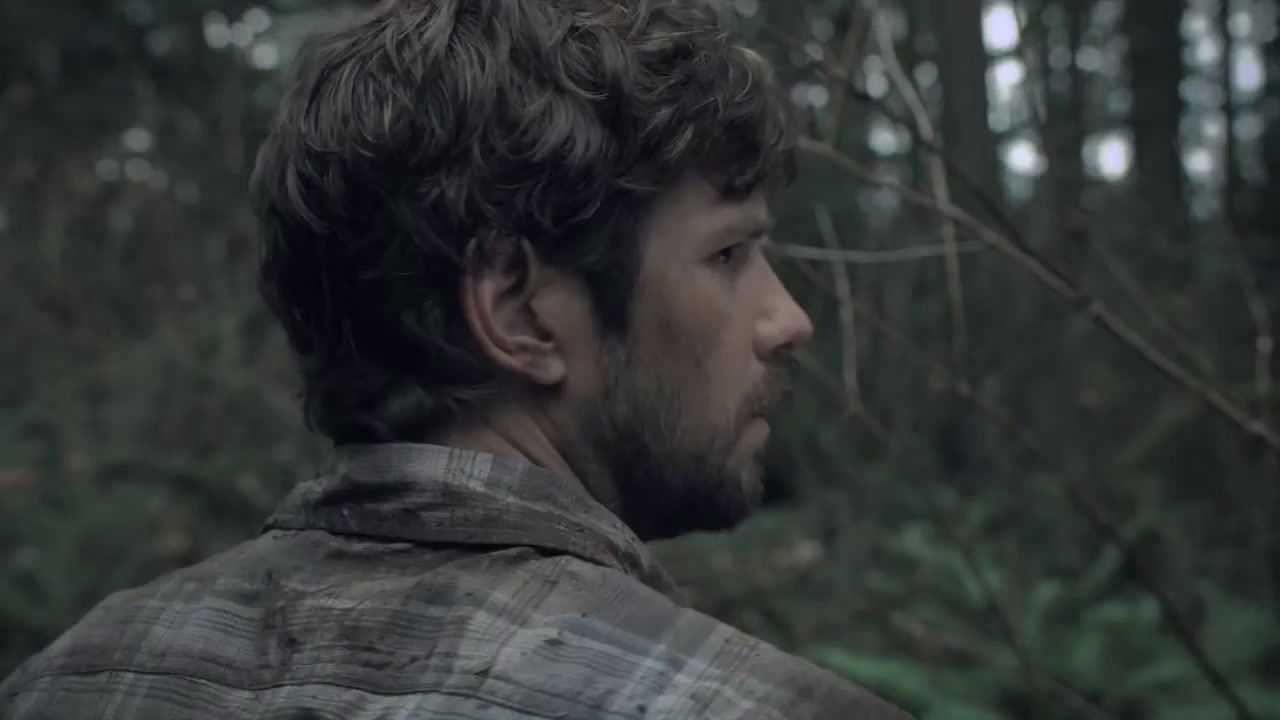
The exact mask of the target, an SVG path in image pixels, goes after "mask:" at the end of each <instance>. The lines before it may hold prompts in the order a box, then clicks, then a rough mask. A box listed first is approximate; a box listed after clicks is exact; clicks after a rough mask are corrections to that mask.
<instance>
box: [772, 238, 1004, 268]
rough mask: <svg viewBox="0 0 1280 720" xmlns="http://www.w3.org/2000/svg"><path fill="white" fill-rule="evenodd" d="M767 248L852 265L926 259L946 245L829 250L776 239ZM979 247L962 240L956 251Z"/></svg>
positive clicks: (963, 251) (803, 258)
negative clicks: (779, 241) (776, 240)
mask: <svg viewBox="0 0 1280 720" xmlns="http://www.w3.org/2000/svg"><path fill="white" fill-rule="evenodd" d="M769 248H770V249H771V250H772V251H774V252H776V253H777V254H779V255H783V256H785V257H793V258H799V259H802V260H821V261H823V262H836V263H852V264H854V265H886V264H889V263H898V262H910V261H912V260H928V259H931V258H936V257H941V256H942V255H943V254H945V253H946V252H947V248H946V246H945V245H916V246H914V247H905V248H897V249H894V250H855V249H852V248H840V249H838V250H832V249H830V248H820V247H814V246H812V245H797V244H794V243H776V242H775V243H770V244H769ZM982 248H983V245H982V243H977V242H961V243H956V247H955V251H956V252H958V253H971V252H977V251H979V250H981V249H982Z"/></svg>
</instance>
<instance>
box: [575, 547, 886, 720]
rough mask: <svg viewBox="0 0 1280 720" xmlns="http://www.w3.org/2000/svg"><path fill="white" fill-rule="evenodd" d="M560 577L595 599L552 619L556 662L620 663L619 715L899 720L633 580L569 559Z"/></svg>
mask: <svg viewBox="0 0 1280 720" xmlns="http://www.w3.org/2000/svg"><path fill="white" fill-rule="evenodd" d="M563 572H564V573H565V574H566V576H568V577H572V578H574V582H575V583H577V582H581V583H582V584H583V585H584V586H586V587H589V588H591V589H592V590H593V592H590V593H587V594H585V596H584V597H580V598H575V599H574V600H573V602H574V603H575V604H581V606H582V607H583V608H584V611H583V613H582V614H581V616H580V617H575V616H573V615H559V616H556V617H555V620H554V622H553V623H552V625H553V626H554V629H555V631H556V632H559V633H562V635H561V636H560V637H561V638H562V641H563V642H564V645H563V647H564V648H565V650H564V653H563V654H564V655H565V656H572V655H573V654H575V653H576V652H580V651H581V650H582V649H583V648H590V647H592V646H593V645H600V646H605V647H607V648H608V650H598V651H597V652H598V653H600V654H601V656H602V657H601V658H600V659H601V660H603V656H604V655H607V654H609V653H617V654H619V655H620V660H619V666H620V668H621V673H620V674H619V675H618V676H617V677H616V682H615V683H612V684H613V685H614V687H613V688H610V691H611V692H613V691H615V690H616V692H617V694H616V695H615V698H616V701H617V702H619V703H620V704H619V705H618V706H617V709H630V708H628V707H627V701H626V698H627V697H631V698H633V701H634V704H633V707H634V709H636V710H638V711H640V714H639V715H637V717H661V718H667V717H671V718H677V717H708V718H730V717H750V718H766V717H778V718H784V717H785V718H868V719H870V720H879V719H884V720H890V719H896V718H905V717H906V716H905V715H904V714H902V713H901V712H900V711H898V710H896V709H895V708H893V707H892V706H890V705H888V704H887V703H885V702H884V701H882V700H880V699H879V698H877V697H875V696H874V695H872V694H870V693H868V692H866V691H865V690H863V689H861V688H859V687H857V686H856V685H853V684H851V683H848V682H846V681H844V680H842V679H840V678H838V677H836V676H835V675H833V674H832V673H830V672H829V671H827V670H824V669H822V668H819V667H817V666H816V665H814V664H812V663H810V662H809V661H807V660H804V659H802V658H799V657H797V656H794V655H791V654H788V653H786V652H783V651H782V650H780V649H779V648H777V647H775V646H773V645H771V644H769V643H767V642H765V641H763V640H761V639H759V638H756V637H753V636H751V635H748V634H746V633H744V632H742V631H740V630H738V629H736V628H734V627H732V626H731V625H728V624H726V623H723V622H721V621H719V620H716V619H715V618H713V617H710V616H708V615H706V614H704V613H701V612H699V611H697V610H694V609H691V608H687V607H683V606H680V605H678V604H676V603H675V602H673V601H672V600H671V599H670V598H667V597H666V596H664V595H662V594H661V593H659V592H656V591H654V590H652V589H650V588H648V587H645V586H644V585H642V584H641V583H639V582H637V581H635V579H634V578H631V577H630V576H627V575H625V574H622V573H618V572H615V571H613V570H610V569H608V568H603V567H599V566H595V565H591V564H589V563H584V562H580V561H575V560H569V561H568V562H566V563H565V566H564V569H563ZM597 677H600V676H597ZM604 677H608V675H605V676H604ZM646 713H647V714H646Z"/></svg>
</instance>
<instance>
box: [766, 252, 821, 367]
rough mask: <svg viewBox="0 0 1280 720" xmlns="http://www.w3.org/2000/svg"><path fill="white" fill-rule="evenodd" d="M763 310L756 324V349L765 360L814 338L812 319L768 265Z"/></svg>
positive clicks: (789, 351) (786, 352) (794, 348)
mask: <svg viewBox="0 0 1280 720" xmlns="http://www.w3.org/2000/svg"><path fill="white" fill-rule="evenodd" d="M766 298H767V301H766V305H765V310H764V312H763V313H762V314H761V318H760V322H759V324H758V326H757V328H756V353H757V355H759V356H760V358H761V359H764V360H772V359H774V358H775V357H778V356H780V355H786V354H791V353H794V352H796V351H797V350H799V349H800V348H802V347H804V346H805V345H807V344H808V343H809V340H811V339H812V338H813V321H811V320H810V319H809V314H808V313H806V312H805V311H804V308H802V307H800V304H799V303H797V302H796V300H795V298H793V297H792V296H791V293H790V292H788V291H787V288H786V287H785V286H784V285H783V284H782V280H781V279H780V278H779V277H778V275H777V273H775V272H774V271H773V269H772V268H770V269H769V277H768V286H767V290H766Z"/></svg>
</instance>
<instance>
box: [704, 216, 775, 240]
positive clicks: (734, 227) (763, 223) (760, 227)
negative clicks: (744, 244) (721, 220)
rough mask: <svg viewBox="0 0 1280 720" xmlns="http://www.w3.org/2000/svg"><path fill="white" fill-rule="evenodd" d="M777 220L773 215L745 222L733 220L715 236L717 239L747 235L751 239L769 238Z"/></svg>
mask: <svg viewBox="0 0 1280 720" xmlns="http://www.w3.org/2000/svg"><path fill="white" fill-rule="evenodd" d="M774 225H775V220H774V218H773V216H772V215H766V216H764V217H762V218H759V217H752V218H746V219H743V220H733V221H730V222H728V223H725V224H724V225H723V226H722V227H721V228H720V229H719V230H718V231H716V233H715V236H716V238H717V239H721V238H728V237H731V236H742V235H746V236H747V237H750V238H760V237H765V236H767V235H768V234H769V233H770V232H771V231H772V230H773V228H774Z"/></svg>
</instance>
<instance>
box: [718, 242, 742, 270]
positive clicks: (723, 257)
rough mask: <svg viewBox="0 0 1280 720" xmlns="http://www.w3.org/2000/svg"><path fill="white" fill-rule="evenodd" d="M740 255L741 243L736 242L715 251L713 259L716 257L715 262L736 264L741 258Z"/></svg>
mask: <svg viewBox="0 0 1280 720" xmlns="http://www.w3.org/2000/svg"><path fill="white" fill-rule="evenodd" d="M742 255H743V244H742V243H736V244H734V245H730V246H728V247H726V248H724V249H723V250H721V251H720V252H718V253H716V257H715V259H716V262H717V263H719V264H720V265H737V264H738V262H739V261H740V260H741V259H742Z"/></svg>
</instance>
